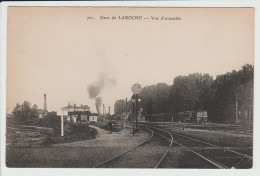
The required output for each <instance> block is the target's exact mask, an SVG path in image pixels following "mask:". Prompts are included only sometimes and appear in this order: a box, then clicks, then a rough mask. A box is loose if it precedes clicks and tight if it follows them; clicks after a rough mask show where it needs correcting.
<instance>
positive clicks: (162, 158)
mask: <svg viewBox="0 0 260 176" xmlns="http://www.w3.org/2000/svg"><path fill="white" fill-rule="evenodd" d="M160 130H161V129H160ZM165 132H166V131H165ZM154 133H156V134H159V133H157V132H154ZM167 133H168V134H169V135H170V136H171V139H169V138H167V137H165V136H163V135H161V134H159V135H160V136H162V137H164V138H166V139H169V141H170V145H169V147H168V149H167V150H166V152H165V153H164V154H163V156H162V157H161V159H160V160H159V161H158V162H157V164H156V165H155V166H154V168H158V166H159V165H160V164H161V163H162V161H163V160H164V158H165V157H166V155H167V154H168V153H169V150H170V148H171V147H172V143H173V136H172V134H171V133H169V132H167Z"/></svg>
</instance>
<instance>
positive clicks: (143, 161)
mask: <svg viewBox="0 0 260 176" xmlns="http://www.w3.org/2000/svg"><path fill="white" fill-rule="evenodd" d="M168 146H169V142H165V141H163V140H161V139H159V138H157V137H153V138H152V140H151V141H150V142H149V143H146V144H145V145H142V146H140V147H137V148H135V149H134V150H132V151H130V152H128V153H126V154H125V155H122V156H121V157H119V158H117V159H115V160H113V161H112V162H109V163H107V164H105V165H103V166H102V167H104V168H154V166H155V165H156V164H157V162H158V161H159V160H160V159H161V157H162V156H163V154H164V153H165V152H166V150H167V149H168Z"/></svg>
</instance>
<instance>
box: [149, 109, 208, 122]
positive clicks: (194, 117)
mask: <svg viewBox="0 0 260 176" xmlns="http://www.w3.org/2000/svg"><path fill="white" fill-rule="evenodd" d="M145 120H146V121H152V122H190V123H206V122H207V120H208V113H207V111H187V112H179V113H175V114H153V115H151V116H146V119H145Z"/></svg>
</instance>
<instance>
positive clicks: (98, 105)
mask: <svg viewBox="0 0 260 176" xmlns="http://www.w3.org/2000/svg"><path fill="white" fill-rule="evenodd" d="M95 101H96V103H95V105H96V109H97V113H98V114H99V113H100V109H101V105H102V100H101V97H97V98H96V100H95Z"/></svg>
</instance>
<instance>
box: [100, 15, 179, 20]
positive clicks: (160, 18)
mask: <svg viewBox="0 0 260 176" xmlns="http://www.w3.org/2000/svg"><path fill="white" fill-rule="evenodd" d="M100 19H101V20H110V19H112V20H115V19H118V20H143V19H151V20H181V17H179V16H176V17H165V16H161V17H156V16H151V17H149V18H146V17H143V16H117V17H116V16H112V17H108V16H100Z"/></svg>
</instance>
